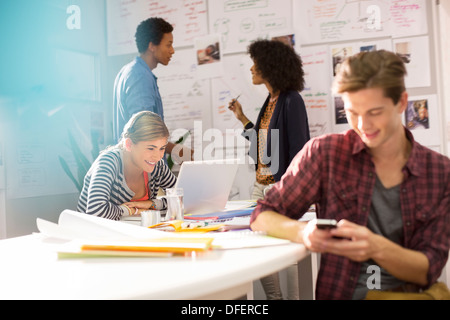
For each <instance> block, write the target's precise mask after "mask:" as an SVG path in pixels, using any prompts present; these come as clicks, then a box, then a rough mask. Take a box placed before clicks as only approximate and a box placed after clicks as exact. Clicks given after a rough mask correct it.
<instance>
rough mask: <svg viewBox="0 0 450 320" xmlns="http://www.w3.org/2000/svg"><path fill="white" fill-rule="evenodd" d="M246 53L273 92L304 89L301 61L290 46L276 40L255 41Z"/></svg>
mask: <svg viewBox="0 0 450 320" xmlns="http://www.w3.org/2000/svg"><path fill="white" fill-rule="evenodd" d="M248 53H249V54H250V57H251V58H252V60H253V62H254V63H255V67H256V69H257V70H258V71H259V72H260V73H261V75H262V77H263V78H264V79H265V80H267V81H268V82H269V84H270V85H271V86H272V88H273V89H274V90H279V91H280V92H285V91H289V90H296V91H302V90H303V89H304V85H305V80H304V71H303V65H302V60H301V58H300V56H299V55H298V54H297V53H296V52H295V50H294V49H293V48H292V47H291V46H289V45H287V44H285V43H282V42H280V41H277V40H257V41H255V42H253V43H252V44H250V46H249V47H248Z"/></svg>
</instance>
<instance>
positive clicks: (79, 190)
mask: <svg viewBox="0 0 450 320" xmlns="http://www.w3.org/2000/svg"><path fill="white" fill-rule="evenodd" d="M58 159H59V163H60V164H61V167H62V168H63V170H64V172H65V173H66V174H67V176H68V177H69V178H70V180H72V182H73V184H74V185H75V187H76V188H77V189H78V192H81V189H82V185H80V183H79V182H78V180H77V179H75V177H74V176H73V174H72V171H70V168H69V165H68V164H67V162H66V160H64V159H63V158H62V157H61V156H58Z"/></svg>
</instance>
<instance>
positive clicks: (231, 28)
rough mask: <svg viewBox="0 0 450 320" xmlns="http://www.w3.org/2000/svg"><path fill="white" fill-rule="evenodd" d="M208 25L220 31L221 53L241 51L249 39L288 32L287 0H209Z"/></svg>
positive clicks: (290, 8)
mask: <svg viewBox="0 0 450 320" xmlns="http://www.w3.org/2000/svg"><path fill="white" fill-rule="evenodd" d="M208 11H209V24H210V25H209V28H210V32H211V33H218V34H221V35H222V43H223V46H224V53H233V52H245V51H247V46H248V45H249V44H250V42H251V41H253V40H256V39H268V38H270V37H273V36H275V35H280V34H289V33H292V30H293V27H292V1H290V0H277V1H274V0H254V1H248V0H232V1H231V0H221V1H218V0H215V1H210V2H209V10H208Z"/></svg>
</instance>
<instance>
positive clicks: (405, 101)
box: [398, 91, 408, 113]
mask: <svg viewBox="0 0 450 320" xmlns="http://www.w3.org/2000/svg"><path fill="white" fill-rule="evenodd" d="M398 103H399V112H400V113H403V112H404V111H405V110H406V107H407V106H408V93H407V92H406V91H403V93H402V95H401V96H400V100H399V102H398Z"/></svg>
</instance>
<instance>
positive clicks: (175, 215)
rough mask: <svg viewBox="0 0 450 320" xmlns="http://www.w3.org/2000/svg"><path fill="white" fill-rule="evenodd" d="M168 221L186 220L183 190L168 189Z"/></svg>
mask: <svg viewBox="0 0 450 320" xmlns="http://www.w3.org/2000/svg"><path fill="white" fill-rule="evenodd" d="M166 199H167V213H166V221H169V220H184V204H183V188H169V189H166Z"/></svg>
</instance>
